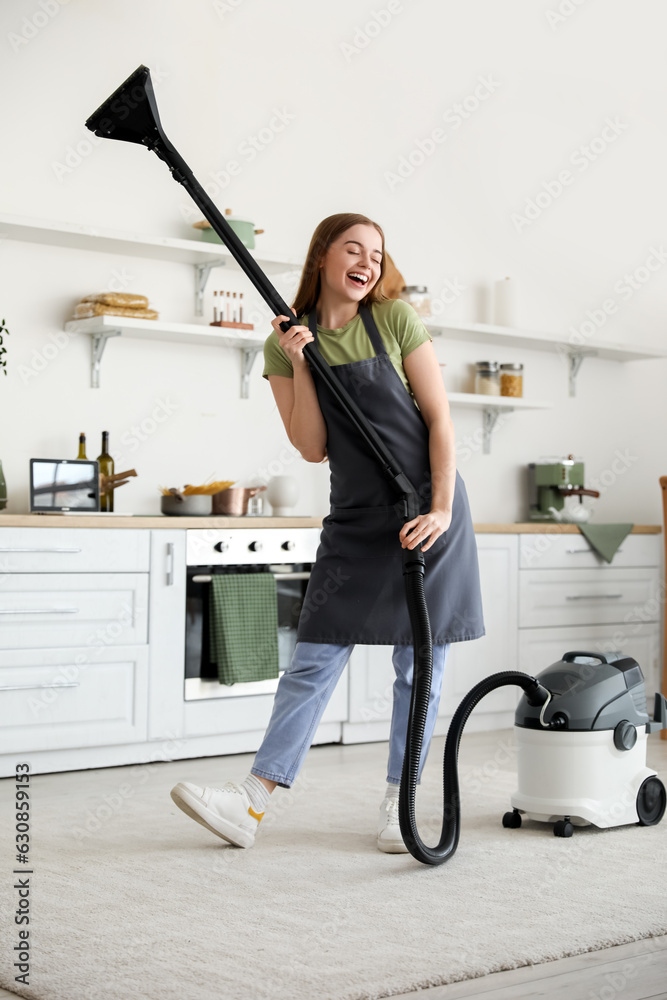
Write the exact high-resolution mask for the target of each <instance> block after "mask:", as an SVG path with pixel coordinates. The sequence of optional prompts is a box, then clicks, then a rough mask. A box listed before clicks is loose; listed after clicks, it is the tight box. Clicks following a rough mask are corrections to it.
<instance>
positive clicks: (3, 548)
mask: <svg viewBox="0 0 667 1000" xmlns="http://www.w3.org/2000/svg"><path fill="white" fill-rule="evenodd" d="M80 551H81V549H68V548H59V547H58V548H50V549H30V548H28V549H26V548H18V547H15V546H9V547H8V546H5V545H0V552H80Z"/></svg>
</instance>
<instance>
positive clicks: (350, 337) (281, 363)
mask: <svg viewBox="0 0 667 1000" xmlns="http://www.w3.org/2000/svg"><path fill="white" fill-rule="evenodd" d="M371 311H372V313H373V319H374V320H375V325H376V326H377V328H378V333H379V334H380V337H381V338H382V342H383V344H384V346H385V347H386V349H387V353H388V354H389V357H390V359H391V363H392V364H393V366H394V368H395V369H396V371H397V372H398V374H399V376H400V378H401V381H402V382H403V385H404V386H405V388H406V389H407V391H408V393H409V394H410V397H411V398H412V401H413V402H414V403H415V405H417V404H416V400H415V398H414V393H413V392H412V390H411V388H410V383H409V382H408V379H407V376H406V374H405V369H404V368H403V358H405V357H407V355H408V354H410V352H411V351H414V349H415V348H416V347H419V345H420V344H425V343H426V342H427V341H428V340H431V341H432V340H433V338H432V337H431V335H430V333H429V332H428V330H427V329H426V327H425V326H424V324H423V323H422V321H421V319H420V317H419V316H418V314H417V313H416V312H415V310H414V309H413V307H412V306H411V305H410V304H409V303H408V302H404V301H403V299H386V300H385V301H384V302H377V303H375V304H374V305H372V306H371ZM299 324H300V325H302V326H308V317H307V316H302V317H301V318H300V319H299ZM317 341H318V346H319V349H320V353H321V354H322V357H323V358H324V360H325V361H327V362H328V363H329V364H330V365H331V366H332V367H334V366H335V365H344V364H347V363H348V362H350V361H363V360H364V359H365V358H372V357H375V351H374V349H373V345H372V343H371V340H370V337H369V336H368V334H367V333H366V327H365V326H364V322H363V320H362V318H361V316H360V315H359V313H357V315H356V316H354V317H353V318H352V319H351V320H350V321H349V323H346V324H345V326H342V327H339V328H338V329H337V330H327V329H325V327H323V326H320V325H319V323H318V324H317ZM269 375H285V376H286V377H287V378H294V370H293V368H292V362H291V361H290V359H289V357H288V356H287V354H286V352H285V351H284V350H283V349H282V347H281V346H280V344H279V343H278V334H277V333H276V331H275V330H272V331H271V333H270V334H269V336H268V337H267V338H266V340H265V341H264V371H263V372H262V378H266V379H268V377H269Z"/></svg>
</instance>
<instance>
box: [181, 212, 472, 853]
mask: <svg viewBox="0 0 667 1000" xmlns="http://www.w3.org/2000/svg"><path fill="white" fill-rule="evenodd" d="M383 274H384V235H383V232H382V230H381V228H380V227H379V226H378V225H377V223H375V222H372V221H371V220H370V219H368V218H367V217H366V216H364V215H356V214H352V213H343V214H339V215H332V216H329V217H328V218H326V219H324V220H323V222H321V223H320V225H319V226H318V227H317V229H316V230H315V233H314V235H313V238H312V240H311V243H310V247H309V250H308V255H307V258H306V263H305V266H304V270H303V274H302V277H301V283H300V285H299V289H298V291H297V294H296V299H295V301H294V305H293V312H294V316H295V317H296V318H297V319H298V320H299V324H298V325H296V326H292V327H290V328H289V330H287V332H286V333H283V331H282V330H281V329H280V323H281V322H282V321H284V320H285V319H287V317H286V316H277V317H276V318H275V319H274V320H273V321H272V326H273V330H274V332H273V333H272V334H270V335H269V337H268V338H267V340H266V343H265V346H264V359H265V366H264V372H263V375H264V377H265V378H267V379H268V381H269V383H270V385H271V389H272V391H273V395H274V397H275V400H276V404H277V406H278V410H279V412H280V416H281V418H282V421H283V423H284V425H285V430H286V432H287V436H288V438H289V440H290V441H291V443H292V444H293V445H294V447H295V448H296V449H297V450H298V451H299V452H300V453H301V455H302V456H303V458H304V459H305V460H306V461H307V462H323V461H327V460H328V462H329V467H330V472H331V483H330V490H331V492H330V503H331V510H330V513H329V514H328V515H327V516H326V517H325V518H324V520H323V524H322V534H321V536H320V544H319V548H318V551H317V556H316V561H315V564H314V566H313V570H312V573H311V577H310V580H309V582H308V587H307V589H306V595H305V599H304V603H303V608H302V612H301V616H300V618H299V625H298V631H297V644H296V648H295V651H294V655H293V657H292V662H291V664H290V666H289V668H288V669H287V670H286V671H285V672H284V673H283V674H282V676H281V678H280V681H279V682H278V688H277V691H276V696H275V701H274V706H273V712H272V715H271V719H270V721H269V725H268V728H267V730H266V733H265V736H264V739H263V741H262V745H261V747H260V748H259V750H258V751H257V754H256V756H255V760H254V763H253V766H252V768H251V771H250V774H249V775H248V777H247V778H246V779H245V780H244V781H243V782H241V783H240V784H236V783H234V782H227V783H226V784H225V785H224V786H223V787H222V788H210V787H205V788H201V787H199V786H197V785H193V784H191V783H189V782H180V783H179V784H178V785H176V786H175V787H174V789H172V793H171V795H172V798H173V799H174V801H175V802H176V804H177V805H178V806H179V807H180V808H181V809H182V810H183V811H184V812H186V813H187V814H188V815H189V816H191V817H192V818H193V819H195V820H196V821H197V822H199V823H201V824H202V825H203V826H205V827H207V828H208V829H209V830H211V832H212V833H215V834H217V835H218V836H219V837H222V838H223V839H224V840H227V841H229V842H230V843H232V844H236V845H238V846H239V847H250V846H252V844H253V843H254V840H255V831H256V830H257V827H258V825H259V822H260V821H261V819H262V816H263V815H264V810H265V808H266V806H267V804H268V801H269V796H270V795H271V792H272V791H273V789H274V788H275V787H276V785H281V786H282V787H283V788H290V787H291V786H292V784H293V783H294V780H295V779H296V777H297V775H298V773H299V771H300V769H301V765H302V764H303V761H304V758H305V756H306V753H307V752H308V749H309V747H310V744H311V742H312V739H313V737H314V734H315V731H316V729H317V726H318V724H319V721H320V719H321V717H322V714H323V712H324V710H325V708H326V705H327V702H328V700H329V698H330V696H331V694H332V692H333V690H334V687H335V686H336V683H337V681H338V679H339V677H340V675H341V673H342V671H343V669H344V667H345V664H346V663H347V661H348V659H349V656H350V653H351V652H352V649H353V648H354V645H355V644H356V643H366V644H391V645H393V646H394V650H393V665H394V669H395V673H396V680H395V683H394V689H393V712H392V719H391V727H390V736H389V761H388V768H387V789H386V793H385V797H384V800H383V802H382V805H381V807H380V817H379V821H378V831H377V844H378V847H379V848H380V850H382V851H385V852H388V853H397V852H401V851H406V850H407V848H406V847H405V846H404V844H403V839H402V837H401V833H400V828H399V825H398V789H399V784H400V779H401V770H402V766H403V756H404V750H405V739H406V733H407V720H408V711H409V705H410V694H411V687H412V669H413V656H414V653H413V647H412V641H413V637H412V629H411V626H410V620H409V615H408V610H407V602H406V599H405V590H404V586H405V585H404V581H403V572H402V554H401V549H404V548H406V547H407V548H409V549H414V548H416V546H418V545H419V546H420V547H421V550H422V552H424V553H425V560H426V574H425V584H424V586H425V593H426V600H427V604H428V609H429V615H430V619H431V631H432V635H433V680H432V687H431V695H430V700H429V708H428V714H427V720H426V727H425V731H424V738H423V747H422V756H421V760H420V771H419V773H420V775H421V770H422V769H423V766H424V763H425V760H426V756H427V754H428V749H429V745H430V741H431V736H432V734H433V728H434V725H435V720H436V715H437V711H438V704H439V701H440V692H441V688H442V677H443V671H444V667H445V661H446V659H447V653H448V651H449V647H450V644H451V643H452V642H462V641H465V640H469V639H477V638H479V637H480V636H482V635H484V634H485V633H484V623H483V618H482V605H481V597H480V588H479V571H478V565H477V549H476V545H475V537H474V533H473V527H472V520H471V517H470V509H469V506H468V499H467V495H466V490H465V486H464V483H463V480H462V479H461V477H460V475H459V474H458V472H457V471H456V464H455V456H454V431H453V427H452V422H451V419H450V416H449V405H448V402H447V397H446V394H445V389H444V386H443V382H442V376H441V374H440V368H439V365H438V361H437V358H436V355H435V351H434V349H433V345H432V343H431V337H430V335H429V334H428V332H427V331H426V328H425V327H424V325H423V324H422V322H421V320H420V319H419V317H418V316H417V314H416V312H415V311H414V309H413V308H412V307H411V306H410V305H408V304H407V303H406V302H403V301H402V300H400V299H387V298H386V297H385V296H384V295H383V293H382V278H383ZM310 342H315V343H316V344H317V346H318V348H319V350H320V352H321V354H322V355H323V357H324V358H325V360H326V361H327V362H328V363H329V365H331V366H332V367H333V371H334V374H335V375H336V376H337V377H338V378H339V379H340V381H341V382H342V383H343V385H344V386H345V387H346V388H347V390H348V392H350V393H351V395H352V396H353V397H354V398H355V400H356V402H357V404H358V405H359V406H360V408H361V409H362V411H363V412H364V414H365V415H366V417H367V418H368V420H370V422H371V423H372V424H373V425H374V426H375V428H376V430H377V431H378V433H379V434H380V436H381V437H382V438H383V440H384V441H385V443H386V445H387V447H388V448H389V450H390V452H391V453H392V454H393V455H394V457H395V458H396V460H397V461H398V463H399V464H400V465H401V467H402V468H403V470H404V472H405V473H406V475H407V476H408V479H410V481H411V482H412V484H413V485H414V487H415V488H416V489H417V491H418V493H419V495H420V498H421V499H422V504H421V510H420V513H419V515H418V516H417V517H414V518H413V519H412V520H410V521H407V522H406V523H403V518H402V517H401V515H400V510H399V506H400V505H399V504H398V503H397V496H396V493H395V490H394V489H393V487H392V486H391V484H390V483H389V480H388V479H387V477H386V476H385V475H384V474H383V472H382V469H381V468H380V465H379V463H378V461H377V459H376V458H375V457H374V455H373V454H372V452H371V451H370V449H369V447H368V446H367V445H366V443H365V442H364V441H363V439H362V438H361V437H360V435H359V433H358V431H357V429H356V427H354V425H353V424H352V423H351V421H350V420H349V418H348V417H347V416H346V415H345V413H344V412H343V411H342V410H341V408H340V407H339V405H338V403H337V400H336V399H335V397H334V396H333V393H332V392H331V390H330V389H329V388H328V387H327V386H326V385H325V384H324V382H323V381H322V380H321V378H320V376H319V375H318V374H317V373H315V372H314V371H311V369H310V366H309V364H308V361H307V357H306V356H305V355H304V353H303V349H304V346H305V345H306V344H308V343H310Z"/></svg>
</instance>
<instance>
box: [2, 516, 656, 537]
mask: <svg viewBox="0 0 667 1000" xmlns="http://www.w3.org/2000/svg"><path fill="white" fill-rule="evenodd" d="M323 516H324V515H323ZM594 523H595V522H594ZM600 523H602V522H600ZM321 526H322V517H309V516H308V515H303V516H302V517H261V516H257V515H252V516H248V517H228V516H223V515H218V516H211V517H167V516H166V515H164V514H155V515H153V514H136V515H134V516H133V517H123V516H114V515H113V514H99V515H98V516H94V515H88V514H85V515H83V516H81V517H77V515H76V514H71V515H62V514H5V513H2V512H0V528H2V527H5V528H320V527H321ZM473 527H474V529H475V532H476V533H477V534H479V535H523V534H540V535H542V534H554V535H576V534H578V533H579V528H578V526H577V525H576V524H557V523H551V522H548V523H546V522H539V521H538V522H536V521H527V522H519V521H517V522H514V523H512V522H509V523H504V524H474V525H473ZM661 531H662V528H661V526H660V525H659V524H636V525H635V526H634V528H633V529H632V534H633V535H659V534H660V533H661Z"/></svg>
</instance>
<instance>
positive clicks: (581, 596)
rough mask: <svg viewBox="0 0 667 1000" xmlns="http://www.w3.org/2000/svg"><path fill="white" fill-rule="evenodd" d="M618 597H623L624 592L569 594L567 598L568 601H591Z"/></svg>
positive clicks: (609, 599)
mask: <svg viewBox="0 0 667 1000" xmlns="http://www.w3.org/2000/svg"><path fill="white" fill-rule="evenodd" d="M617 597H623V594H568V595H567V596H566V598H565V600H566V601H590V600H601V601H611V600H613V599H614V598H617Z"/></svg>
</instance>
